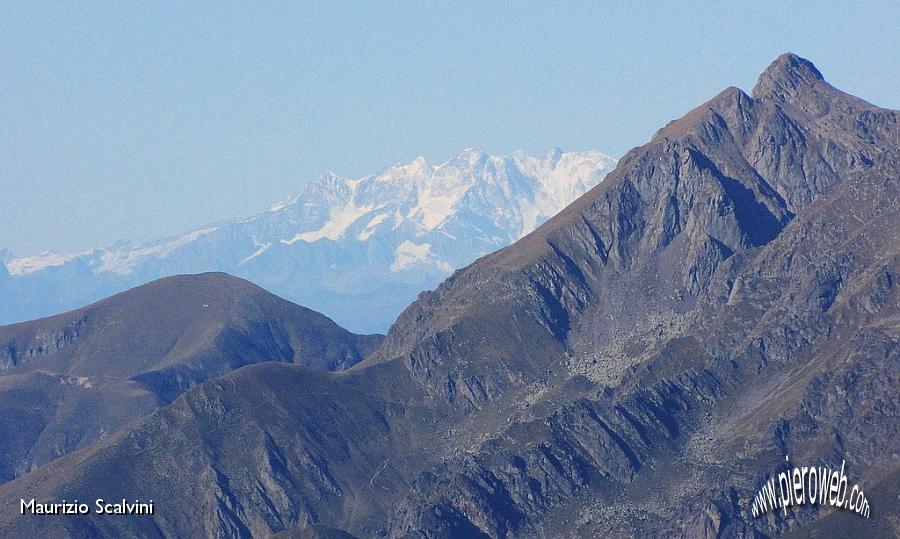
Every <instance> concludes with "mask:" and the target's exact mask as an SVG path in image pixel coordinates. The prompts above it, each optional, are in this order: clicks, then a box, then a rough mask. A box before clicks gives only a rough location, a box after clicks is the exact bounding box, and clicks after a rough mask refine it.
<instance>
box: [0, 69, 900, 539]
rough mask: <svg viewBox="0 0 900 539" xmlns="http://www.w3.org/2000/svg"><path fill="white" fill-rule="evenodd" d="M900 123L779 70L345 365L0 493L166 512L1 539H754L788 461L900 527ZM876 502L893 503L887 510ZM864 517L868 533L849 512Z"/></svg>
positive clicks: (271, 370) (90, 451)
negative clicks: (816, 469) (87, 537)
mask: <svg viewBox="0 0 900 539" xmlns="http://www.w3.org/2000/svg"><path fill="white" fill-rule="evenodd" d="M898 231H900V114H898V112H896V111H891V110H885V109H880V108H878V107H876V106H873V105H871V104H868V103H866V102H864V101H861V100H859V99H857V98H855V97H852V96H849V95H847V94H845V93H843V92H840V91H839V90H837V89H835V88H833V87H832V86H830V85H829V84H828V83H827V82H825V81H824V79H823V78H822V76H821V74H820V73H819V72H818V71H817V70H816V69H815V67H813V66H812V64H811V63H809V62H808V61H806V60H804V59H802V58H799V57H797V56H794V55H789V54H788V55H784V56H781V57H779V58H778V59H776V60H775V61H774V62H773V63H772V65H770V66H769V67H768V68H767V69H766V71H765V72H764V73H763V74H762V75H761V76H760V78H759V82H758V84H757V86H756V87H755V88H754V90H753V93H752V95H747V94H745V93H743V92H742V91H740V90H738V89H736V88H729V89H727V90H725V91H724V92H722V93H721V94H719V95H718V96H716V97H715V98H713V99H712V100H711V101H709V102H707V103H705V104H704V105H701V106H700V107H698V108H697V109H695V110H694V111H692V112H690V113H689V114H687V115H686V116H685V117H683V118H681V119H679V120H676V121H675V122H672V123H670V124H669V125H668V126H666V127H665V128H663V129H662V130H660V132H658V133H657V134H656V136H655V137H654V138H653V139H652V140H651V141H650V142H649V143H648V144H646V145H644V146H642V147H640V148H636V149H635V150H633V151H632V152H630V153H629V154H628V155H627V156H625V157H624V158H623V159H622V160H621V162H620V163H619V165H618V167H617V168H616V170H615V171H614V172H612V173H611V174H610V175H609V176H608V177H607V179H606V180H605V181H604V182H603V183H602V184H601V185H600V186H598V187H596V188H594V189H592V190H591V191H589V192H588V193H587V194H586V195H584V196H583V197H581V198H579V199H578V200H577V201H576V202H575V203H573V204H572V205H571V206H569V207H568V208H566V210H564V211H563V212H561V213H560V214H559V215H557V216H556V217H554V218H552V219H550V220H549V221H548V222H547V223H546V224H545V225H543V226H541V227H540V228H539V229H537V230H536V231H535V232H534V233H531V234H529V235H527V236H526V237H524V238H522V239H521V240H519V241H518V242H516V243H515V244H513V245H512V246H510V247H508V248H506V249H503V250H500V251H498V252H496V253H494V254H491V255H489V256H486V257H484V258H482V259H480V260H478V261H477V262H476V263H474V264H472V265H471V266H469V267H467V268H465V269H463V270H461V271H458V272H456V273H455V274H454V275H453V276H452V277H451V278H449V279H448V280H446V281H445V282H444V283H443V284H442V285H441V286H440V287H438V289H437V290H435V291H434V292H432V293H427V294H424V295H422V296H421V297H420V299H419V300H418V301H417V302H415V303H414V304H413V305H412V306H410V307H409V308H408V309H407V310H406V311H404V313H403V314H402V315H401V316H400V318H399V319H398V320H397V322H396V323H395V324H394V326H393V327H392V328H391V331H390V332H389V334H388V336H387V338H386V339H385V341H384V342H383V344H382V345H381V346H380V347H379V348H378V350H377V351H376V352H375V353H373V354H372V355H370V356H369V357H368V358H366V359H365V360H364V361H362V362H361V363H359V364H357V365H355V366H354V367H353V368H351V369H348V370H346V371H342V372H339V373H328V372H322V371H313V370H309V369H304V368H302V367H298V366H294V365H287V364H281V363H264V364H260V365H252V366H248V367H245V368H242V369H238V370H236V371H233V372H231V373H229V374H226V375H225V376H223V377H221V378H218V379H215V380H211V381H208V382H206V383H204V384H202V385H200V386H199V387H195V388H193V389H191V390H190V391H188V392H186V393H185V394H183V395H182V396H181V397H179V398H178V399H176V400H175V401H174V402H173V403H172V404H170V405H169V406H167V407H165V408H163V409H162V410H160V411H158V412H156V413H154V414H152V415H150V416H148V417H146V418H145V419H143V420H142V421H140V422H139V423H136V424H134V425H132V426H130V427H128V428H126V429H123V430H122V431H120V432H118V433H116V434H115V435H113V436H110V437H107V438H105V439H103V440H101V441H100V442H98V443H96V444H93V445H91V446H90V447H88V448H86V449H84V450H83V451H79V452H77V453H75V454H72V455H69V456H67V457H64V458H62V459H58V460H56V461H54V462H51V463H50V464H48V465H46V466H44V467H41V468H39V469H38V470H35V471H34V472H32V473H30V474H27V475H25V476H23V477H20V478H19V479H17V480H15V481H13V482H10V483H8V484H6V485H4V486H2V487H0V504H2V505H3V506H4V507H10V508H12V507H14V506H16V504H18V503H19V499H20V498H21V497H23V496H28V497H32V496H33V497H36V498H38V499H42V500H52V499H60V498H66V499H72V498H79V499H93V498H94V497H99V496H102V497H108V498H113V499H115V498H122V497H125V498H129V499H133V498H153V499H154V500H156V501H157V503H158V506H157V514H156V515H155V516H153V517H135V518H127V519H110V518H103V517H84V518H78V519H65V518H27V517H21V516H18V515H17V514H16V511H13V510H12V509H10V510H7V511H4V512H3V513H0V530H2V531H3V532H4V533H6V534H16V535H25V534H29V533H31V534H34V533H38V534H48V533H51V532H59V533H61V532H69V533H72V534H88V533H95V534H105V535H117V536H221V537H242V536H251V535H253V536H265V535H267V534H269V533H272V532H284V533H286V534H292V533H293V534H301V533H309V534H313V533H318V532H317V530H321V531H322V533H331V532H334V533H339V532H340V531H346V532H348V533H351V534H353V535H356V536H360V537H370V536H386V537H460V536H471V537H586V536H587V537H593V536H639V537H646V536H683V537H753V536H760V535H775V534H780V533H784V532H794V533H802V532H803V531H804V530H816V529H820V530H821V529H823V528H822V526H825V525H828V523H829V522H833V521H834V519H840V520H841V522H842V523H841V524H840V525H842V526H844V525H846V522H844V520H846V519H852V518H856V519H860V518H861V517H858V516H856V515H849V516H848V515H841V514H832V515H829V514H827V511H820V510H817V509H816V508H812V507H809V506H806V507H804V508H802V509H800V510H798V511H795V512H788V514H787V515H786V516H785V515H782V514H781V513H770V514H768V515H767V516H765V517H760V518H753V517H752V516H751V515H750V499H751V497H752V496H753V495H754V494H755V493H756V491H757V489H759V487H760V486H761V485H762V483H763V482H764V481H765V480H766V479H767V478H768V477H769V476H770V475H771V474H772V473H774V472H776V471H780V470H781V469H783V468H784V467H785V466H786V463H785V459H786V457H788V456H789V459H790V461H791V462H796V463H798V464H801V465H806V464H825V465H835V464H839V461H840V460H841V459H845V460H846V462H847V469H848V475H849V476H850V477H851V479H852V480H853V481H854V482H859V484H860V485H861V486H863V488H865V489H866V491H867V492H869V491H871V492H872V493H873V494H872V498H871V500H870V503H871V504H872V518H871V519H869V520H868V521H865V522H864V527H855V526H853V525H852V524H851V525H850V526H849V527H848V528H842V529H845V530H848V534H853V533H859V534H860V535H866V534H867V533H871V532H872V530H875V531H877V532H878V533H887V534H889V535H896V534H897V533H898V532H900V520H898V512H897V509H896V503H895V501H896V500H895V499H894V495H895V492H893V491H892V490H891V485H895V484H896V474H897V473H898V469H900V463H898V461H897V458H898V457H897V454H898V448H900V443H898V442H900V440H898V438H897V436H898V435H897V433H898V432H900V420H898V414H897V412H898V408H900V395H898V394H897V392H896V387H897V386H898V373H900V368H898V367H900V347H898V342H900V324H898V322H900V312H898V307H900V294H898V290H897V286H896V283H897V277H898V270H900V233H898ZM879 492H888V493H890V494H889V495H888V496H887V497H884V495H882V496H881V497H876V496H877V493H879ZM850 522H853V521H852V520H850Z"/></svg>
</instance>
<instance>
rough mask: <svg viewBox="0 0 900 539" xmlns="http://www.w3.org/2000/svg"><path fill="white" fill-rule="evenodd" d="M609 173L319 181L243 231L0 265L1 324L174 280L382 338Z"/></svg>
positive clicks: (473, 171) (599, 167)
mask: <svg viewBox="0 0 900 539" xmlns="http://www.w3.org/2000/svg"><path fill="white" fill-rule="evenodd" d="M614 165H615V161H614V160H613V159H612V158H610V157H608V156H606V155H603V154H601V153H599V152H571V153H564V152H561V151H560V150H558V149H554V150H551V151H550V152H549V153H548V154H547V155H546V156H544V157H543V158H536V157H531V156H528V155H526V154H524V153H522V152H515V153H513V154H512V155H510V156H491V155H486V154H484V153H482V152H480V151H477V150H473V149H467V150H463V151H462V152H460V153H459V154H458V155H456V156H455V157H454V158H453V159H451V160H449V161H448V162H446V163H443V164H440V165H431V164H429V163H428V162H426V161H425V159H424V158H421V157H419V158H417V159H415V160H414V161H412V162H411V163H408V164H404V165H396V166H393V167H390V168H388V169H387V170H384V171H383V172H381V173H380V174H376V175H370V176H365V177H363V178H359V179H349V178H343V177H340V176H337V175H335V174H325V175H323V176H321V177H319V178H318V179H317V180H315V181H313V182H311V183H309V184H308V185H307V186H306V187H305V188H304V189H303V190H302V191H301V192H300V193H299V194H298V195H296V196H293V197H291V198H288V199H286V200H284V201H283V202H280V203H278V204H276V205H274V206H272V207H271V208H269V209H268V210H267V211H264V212H262V213H260V214H257V215H255V216H253V217H251V218H249V219H245V220H240V221H231V222H226V223H222V224H217V225H211V226H207V227H203V228H200V229H197V230H193V231H191V232H189V233H187V234H184V235H182V236H178V237H175V238H170V239H166V240H162V241H154V242H150V243H147V244H144V245H140V246H132V245H129V244H127V243H124V242H120V243H117V244H115V245H113V246H111V247H107V248H101V249H94V250H91V251H88V252H84V253H80V254H59V253H45V254H43V255H39V256H33V257H22V258H16V257H12V256H9V255H8V254H7V255H5V260H0V261H3V262H5V266H6V270H7V272H8V274H5V273H6V272H4V271H3V269H2V265H0V292H2V295H0V298H2V305H0V322H4V323H9V322H15V321H20V320H24V319H27V318H32V317H35V316H43V315H47V314H51V313H55V312H58V311H61V310H64V309H67V308H73V307H76V306H80V305H82V304H85V303H87V302H90V301H93V300H96V299H99V298H101V297H104V296H107V295H109V294H112V293H115V292H118V291H121V290H123V289H125V288H128V287H131V286H135V285H138V284H141V283H144V282H147V281H149V280H152V279H156V278H159V277H163V276H166V275H172V274H177V273H195V272H201V271H226V272H229V273H232V274H234V275H238V276H241V277H244V278H246V279H248V280H250V281H253V282H255V283H257V284H259V285H261V286H263V287H265V288H268V289H269V290H271V291H273V292H275V293H276V294H278V295H280V296H282V297H285V298H287V299H290V300H292V301H295V302H297V303H300V304H302V305H304V306H307V307H310V308H312V309H314V310H317V311H320V312H322V313H325V314H327V315H329V316H331V317H332V318H334V319H335V320H336V321H337V322H338V323H339V324H341V325H343V326H344V327H346V328H348V329H351V330H353V331H362V332H376V331H384V330H386V329H387V327H388V326H389V325H390V323H391V322H392V321H393V319H394V318H395V317H396V315H397V314H399V312H400V311H401V310H402V309H403V308H404V307H405V306H406V305H407V304H408V303H410V302H411V301H412V300H413V299H415V296H416V295H417V294H418V293H419V292H421V291H423V290H426V289H430V288H433V287H434V286H435V285H437V284H438V283H439V282H440V281H441V280H443V279H444V278H446V277H447V276H448V275H449V274H450V273H451V272H452V271H453V270H455V269H457V268H460V267H462V266H464V265H467V264H469V263H470V262H472V261H474V260H475V259H476V258H478V257H479V256H482V255H484V254H487V253H489V252H491V251H494V250H496V249H499V248H501V247H504V246H506V245H508V244H510V243H512V242H513V241H515V240H516V239H518V238H520V237H522V236H523V235H525V234H527V233H529V232H531V231H532V230H534V229H535V228H536V227H537V226H539V225H540V224H541V223H543V222H544V221H546V220H547V219H548V218H549V217H551V216H553V215H554V214H555V213H556V212H558V211H559V210H561V209H562V208H563V207H565V206H566V205H568V204H569V203H570V202H572V201H573V200H575V198H577V197H578V196H579V195H581V194H582V193H584V192H585V191H587V190H588V189H590V188H591V187H593V186H594V185H596V184H597V183H599V182H600V180H601V179H602V178H603V177H604V176H605V175H606V173H607V172H609V171H610V170H611V169H612V168H613V166H614Z"/></svg>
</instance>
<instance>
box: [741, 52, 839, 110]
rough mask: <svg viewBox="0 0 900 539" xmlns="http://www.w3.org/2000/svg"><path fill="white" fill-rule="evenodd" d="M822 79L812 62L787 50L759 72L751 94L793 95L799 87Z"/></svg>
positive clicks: (762, 97)
mask: <svg viewBox="0 0 900 539" xmlns="http://www.w3.org/2000/svg"><path fill="white" fill-rule="evenodd" d="M824 80H825V78H824V77H823V76H822V73H821V72H820V71H819V70H818V69H817V68H816V66H815V65H813V63H812V62H810V61H809V60H807V59H805V58H801V57H800V56H797V55H796V54H793V53H790V52H788V53H784V54H782V55H781V56H779V57H778V58H776V59H775V60H774V61H773V62H772V63H771V64H769V67H767V68H766V69H765V71H763V72H762V73H761V74H760V76H759V79H757V82H756V86H754V87H753V92H752V95H753V98H754V99H765V98H767V97H785V96H790V95H795V94H796V93H797V92H798V91H799V90H800V89H801V88H804V87H807V88H808V87H810V86H812V85H815V84H818V83H820V82H823V81H824Z"/></svg>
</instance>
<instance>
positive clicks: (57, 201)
mask: <svg viewBox="0 0 900 539" xmlns="http://www.w3.org/2000/svg"><path fill="white" fill-rule="evenodd" d="M186 4H190V5H186ZM391 4H392V5H391V7H385V6H379V5H378V4H377V3H372V4H364V3H361V2H351V3H346V4H340V3H336V2H324V3H313V2H302V3H284V4H268V3H267V5H265V6H258V5H245V6H243V7H238V6H234V5H232V6H230V7H223V6H221V5H219V3H212V2H210V3H187V2H182V3H165V2H143V3H137V2H135V3H127V4H125V5H121V4H119V5H112V3H108V4H104V5H100V3H94V2H85V3H74V2H72V3H69V2H66V3H56V4H50V3H47V4H42V3H32V2H6V3H3V4H2V5H0V73H2V83H0V247H9V248H10V249H11V250H12V251H13V252H15V253H17V254H21V255H27V254H35V253H37V252H40V251H43V250H46V249H52V250H61V251H73V250H80V249H85V248H88V247H91V246H97V245H105V244H108V243H111V242H113V241H115V240H117V239H120V238H127V239H131V240H135V241H142V240H146V239H150V238H155V237H160V236H166V235H171V234H176V233H179V232H182V231H185V230H187V229H189V228H192V227H195V226H199V225H202V224H205V223H208V222H213V221H217V220H222V219H228V218H233V217H242V216H246V215H249V214H252V213H255V212H257V211H260V210H262V209H264V208H266V207H267V206H268V205H270V204H271V203H273V202H275V201H277V200H279V199H281V198H283V197H284V196H286V195H289V194H291V193H293V192H295V191H297V190H298V189H300V187H301V186H302V185H303V184H305V183H306V182H307V181H308V180H309V179H311V178H313V177H315V176H317V175H318V174H320V173H322V172H324V171H328V170H333V171H335V172H337V173H339V174H343V175H350V176H358V175H362V174H367V173H371V172H376V171H377V170H379V169H381V168H383V167H385V166H388V165H390V164H394V163H398V162H405V161H409V160H411V159H412V158H414V157H416V156H418V155H424V156H425V157H426V158H427V159H428V160H429V161H432V162H440V161H443V160H446V159H448V158H449V157H450V156H452V155H453V154H455V153H456V152H457V151H458V150H460V149H462V148H464V147H477V148H480V149H482V150H484V151H487V152H491V153H508V152H511V151H513V150H515V149H524V150H526V151H528V152H530V153H536V154H543V153H544V152H545V151H546V150H547V149H548V148H550V147H553V146H559V147H562V148H563V149H571V150H584V149H598V150H601V151H604V152H606V153H608V154H610V155H613V156H615V157H619V156H621V155H622V154H623V153H624V152H626V151H627V150H628V149H630V148H631V147H633V146H636V145H639V144H642V143H643V142H645V141H646V140H647V139H648V138H649V137H650V136H651V135H652V134H653V132H654V131H655V130H656V129H658V128H659V127H661V126H662V125H663V124H665V123H666V122H667V121H669V120H671V119H673V118H676V117H678V116H680V115H682V114H683V113H684V112H686V111H687V110H689V109H690V108H692V107H693V106H695V105H697V104H699V103H701V102H702V101H704V100H706V99H708V98H709V97H711V96H712V95H715V94H716V93H717V92H718V91H719V90H721V89H722V88H725V87H726V86H729V85H735V86H739V87H741V88H743V89H745V90H746V91H748V92H749V90H750V89H751V88H752V86H753V84H754V81H755V79H756V76H757V75H758V73H759V72H760V71H761V70H763V69H764V68H765V67H766V66H767V65H768V63H769V62H770V61H771V60H772V59H774V58H775V57H776V56H777V55H778V54H780V53H782V52H785V51H792V52H796V53H798V54H800V55H802V56H805V57H807V58H809V59H810V60H812V61H813V62H814V63H815V64H816V65H817V66H818V67H819V69H820V70H821V71H822V72H823V74H824V75H825V77H826V79H828V80H829V81H830V82H831V83H832V84H834V85H836V86H838V87H840V88H842V89H845V90H847V91H849V92H851V93H854V94H856V95H859V96H860V97H862V98H864V99H867V100H869V101H872V102H874V103H876V104H879V105H881V106H887V107H891V108H900V39H898V37H897V21H898V20H900V3H898V2H895V1H884V2H874V3H865V2H859V3H855V5H852V6H851V5H836V4H837V3H827V4H834V5H829V7H828V8H827V9H825V8H824V7H823V6H824V5H826V3H823V2H790V3H786V2H768V1H757V2H752V3H742V5H740V6H733V5H727V4H732V3H724V2H679V3H676V2H648V3H643V2H641V3H638V2H629V3H616V4H612V3H609V4H606V5H600V3H597V2H584V3H568V2H566V3H547V4H540V5H529V6H525V5H523V4H525V3H505V2H490V3H488V4H489V5H483V3H481V2H472V3H464V2H452V3H442V4H432V3H429V2H409V3H405V2H402V3H401V2H397V3H391ZM448 4H452V5H448Z"/></svg>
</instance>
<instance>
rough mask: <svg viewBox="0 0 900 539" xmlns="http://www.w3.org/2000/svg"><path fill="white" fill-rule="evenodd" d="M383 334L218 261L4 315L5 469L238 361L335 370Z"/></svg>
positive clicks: (5, 475) (107, 426) (14, 470)
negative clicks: (71, 302) (218, 270)
mask: <svg viewBox="0 0 900 539" xmlns="http://www.w3.org/2000/svg"><path fill="white" fill-rule="evenodd" d="M380 341H381V336H378V335H371V336H363V335H355V334H352V333H350V332H348V331H346V330H344V329H342V328H340V327H339V326H337V325H336V324H335V323H334V322H332V321H331V320H329V319H328V318H326V317H324V316H322V315H320V314H318V313H316V312H313V311H311V310H309V309H306V308H304V307H300V306H298V305H294V304H292V303H290V302H287V301H285V300H282V299H280V298H278V297H276V296H274V295H272V294H269V293H268V292H265V291H264V290H262V289H260V288H259V287H257V286H255V285H252V284H250V283H249V282H247V281H244V280H242V279H237V278H235V277H230V276H227V275H225V274H214V273H213V274H200V275H186V276H179V277H169V278H165V279H161V280H158V281H154V282H152V283H149V284H147V285H144V286H141V287H138V288H135V289H132V290H129V291H127V292H123V293H121V294H118V295H116V296H113V297H111V298H108V299H106V300H103V301H101V302H99V303H96V304H94V305H91V306H88V307H85V308H82V309H79V310H77V311H72V312H70V313H65V314H62V315H57V316H53V317H50V318H44V319H40V320H35V321H33V322H24V323H20V324H14V325H11V326H3V327H0V404H2V406H3V409H4V410H5V411H6V413H5V414H4V415H3V420H2V423H0V440H2V442H0V443H2V444H3V447H2V451H0V459H2V461H0V481H6V480H9V479H11V478H13V477H14V476H17V475H21V474H22V473H25V472H26V471H28V470H31V469H34V468H36V467H37V466H39V465H41V464H44V463H46V462H48V461H50V460H52V459H54V458H56V457H58V456H60V455H62V454H65V453H68V452H70V451H72V450H74V449H77V448H80V447H84V446H86V445H89V444H90V443H91V442H93V441H95V440H97V439H99V438H102V437H104V436H106V435H109V434H111V433H113V432H115V431H116V430H118V429H119V428H120V427H121V426H123V425H125V424H126V423H127V422H128V421H130V420H133V419H135V418H138V417H141V416H143V415H145V414H147V413H150V412H152V411H153V410H155V409H156V408H157V407H159V406H160V405H164V404H167V403H169V402H171V400H173V399H174V398H175V397H177V396H178V395H179V394H180V393H182V392H183V391H185V390H186V389H188V388H190V387H192V386H194V385H197V384H199V383H201V382H204V381H206V380H208V379H211V378H214V377H216V376H219V375H221V374H224V373H227V372H229V371H231V370H234V369H236V368H239V367H241V366H244V365H249V364H252V363H259V362H262V361H282V362H288V363H295V364H299V365H305V366H308V367H312V368H318V369H326V370H341V369H345V368H348V367H350V366H352V365H354V364H356V363H357V362H359V361H360V360H361V359H362V358H363V357H364V356H365V355H366V354H368V353H369V352H371V351H372V350H373V349H374V348H375V347H376V346H377V344H378V343H379V342H380Z"/></svg>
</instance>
